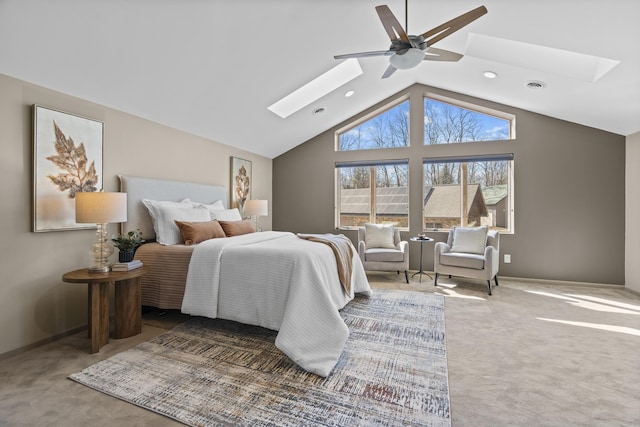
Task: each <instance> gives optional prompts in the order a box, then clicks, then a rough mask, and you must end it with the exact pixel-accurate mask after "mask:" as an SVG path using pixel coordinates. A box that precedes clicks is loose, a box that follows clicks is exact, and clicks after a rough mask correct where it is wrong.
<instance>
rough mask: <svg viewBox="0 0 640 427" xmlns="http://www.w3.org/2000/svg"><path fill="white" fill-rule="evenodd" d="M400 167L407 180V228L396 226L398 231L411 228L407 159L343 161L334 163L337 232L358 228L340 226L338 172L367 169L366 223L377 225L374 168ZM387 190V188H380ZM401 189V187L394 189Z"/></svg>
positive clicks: (339, 176)
mask: <svg viewBox="0 0 640 427" xmlns="http://www.w3.org/2000/svg"><path fill="white" fill-rule="evenodd" d="M394 165H400V166H405V167H406V171H407V172H406V180H407V185H406V188H407V213H406V219H407V226H406V227H404V226H397V228H398V229H399V230H402V231H408V230H409V228H410V226H411V220H410V216H411V209H410V204H409V200H410V182H409V181H410V180H409V159H385V160H362V161H350V162H349V161H345V162H336V164H335V186H334V188H335V195H336V197H335V209H334V214H335V215H334V217H335V228H336V229H338V230H355V229H357V228H358V226H351V225H350V226H343V225H342V224H341V219H342V180H341V173H340V170H341V169H343V168H355V167H369V168H370V170H369V219H368V220H367V221H366V222H368V223H372V224H375V223H377V222H376V220H377V216H378V214H377V209H376V208H377V206H376V205H377V203H376V190H377V188H378V187H377V186H376V173H375V168H377V167H380V166H384V167H387V166H394ZM381 188H387V187H381ZM394 188H401V187H394Z"/></svg>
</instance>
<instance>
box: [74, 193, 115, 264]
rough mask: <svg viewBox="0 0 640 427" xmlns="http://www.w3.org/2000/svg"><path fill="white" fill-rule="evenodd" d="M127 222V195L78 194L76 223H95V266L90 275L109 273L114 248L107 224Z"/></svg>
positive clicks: (92, 252) (92, 250)
mask: <svg viewBox="0 0 640 427" xmlns="http://www.w3.org/2000/svg"><path fill="white" fill-rule="evenodd" d="M126 220H127V193H105V192H103V191H98V192H92V193H76V222H77V223H95V224H96V225H97V226H98V229H97V231H96V238H97V241H96V243H94V244H93V246H91V250H90V252H91V254H92V255H93V265H92V266H91V267H89V272H90V273H107V272H109V270H110V266H109V256H110V255H111V254H112V253H113V246H112V245H111V244H110V243H108V242H107V224H108V223H111V222H125V221H126Z"/></svg>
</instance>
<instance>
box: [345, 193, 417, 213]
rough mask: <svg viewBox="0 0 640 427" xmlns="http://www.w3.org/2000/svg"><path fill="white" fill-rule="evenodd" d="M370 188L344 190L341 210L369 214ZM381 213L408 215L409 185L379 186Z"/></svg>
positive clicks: (378, 196)
mask: <svg viewBox="0 0 640 427" xmlns="http://www.w3.org/2000/svg"><path fill="white" fill-rule="evenodd" d="M370 194H371V190H370V189H369V188H356V189H351V190H342V192H341V195H342V197H341V200H340V211H341V212H342V213H343V214H363V215H368V214H369V211H370V209H369V196H370ZM377 202H378V209H377V213H378V214H379V215H407V214H408V213H409V205H408V197H407V187H392V188H379V189H378V190H377Z"/></svg>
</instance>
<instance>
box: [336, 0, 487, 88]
mask: <svg viewBox="0 0 640 427" xmlns="http://www.w3.org/2000/svg"><path fill="white" fill-rule="evenodd" d="M376 12H378V16H379V17H380V21H382V26H383V27H384V29H385V30H386V31H387V34H388V35H389V38H390V39H391V46H390V47H389V49H388V50H377V51H373V52H359V53H348V54H345V55H336V56H334V58H335V59H346V58H367V57H371V56H389V67H388V68H387V70H386V71H385V72H384V74H383V75H382V78H383V79H386V78H388V77H389V76H391V75H392V74H393V73H394V72H395V71H396V70H397V69H401V70H407V69H409V68H413V67H416V66H417V65H418V64H420V63H421V62H422V61H423V60H424V61H447V62H455V61H459V60H460V58H462V55H461V54H459V53H456V52H451V51H449V50H444V49H437V48H435V47H431V46H432V45H433V44H434V43H436V42H438V41H440V40H442V39H443V38H445V37H447V36H448V35H450V34H452V33H454V32H456V31H458V30H459V29H460V28H462V27H464V26H465V25H468V24H470V23H471V22H473V21H475V20H476V19H478V18H479V17H481V16H482V15H484V14H485V13H487V8H486V7H484V6H480V7H477V8H475V9H473V10H471V11H469V12H467V13H465V14H462V15H460V16H458V17H457V18H454V19H452V20H450V21H448V22H445V23H444V24H442V25H438V26H437V27H435V28H432V29H431V30H429V31H427V32H425V33H423V34H419V35H417V36H414V35H407V33H406V32H405V30H404V29H403V28H402V26H401V25H400V23H399V22H398V20H397V19H396V17H395V16H394V15H393V13H391V10H390V9H389V7H388V6H387V5H382V6H376ZM405 28H407V29H408V13H407V0H405Z"/></svg>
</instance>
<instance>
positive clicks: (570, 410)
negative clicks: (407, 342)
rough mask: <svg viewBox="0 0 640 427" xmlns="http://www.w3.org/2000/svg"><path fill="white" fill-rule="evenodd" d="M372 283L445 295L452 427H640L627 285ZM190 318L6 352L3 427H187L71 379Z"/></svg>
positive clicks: (635, 298)
mask: <svg viewBox="0 0 640 427" xmlns="http://www.w3.org/2000/svg"><path fill="white" fill-rule="evenodd" d="M369 280H370V283H371V286H372V287H374V288H376V289H381V288H387V289H403V290H414V291H418V292H426V293H433V292H436V293H439V294H441V295H445V301H446V302H445V317H446V332H447V337H446V338H447V358H448V370H449V395H450V398H451V421H452V425H453V426H454V427H467V426H470V427H484V426H491V427H500V426H508V427H512V426H527V427H528V426H544V427H567V426H571V427H576V426H578V427H579V426H584V427H593V426H606V427H608V426H617V427H622V426H624V427H627V426H629V427H631V426H634V427H637V426H640V405H638V402H639V401H640V383H639V381H638V378H640V363H638V355H640V339H639V337H638V335H634V334H633V333H634V331H635V333H636V334H637V333H640V296H639V295H637V294H634V293H631V292H629V291H627V290H625V289H624V288H623V287H590V286H572V285H563V284H558V283H545V282H524V281H518V280H513V279H512V280H509V279H508V278H501V280H500V286H499V287H498V288H496V289H494V292H493V295H492V296H491V297H487V293H486V286H484V284H483V283H481V282H478V281H471V280H468V281H467V280H462V279H456V278H454V279H447V278H443V279H442V280H441V284H442V286H440V287H438V288H435V287H434V286H433V281H432V280H429V278H428V277H426V276H423V277H422V283H420V282H419V276H415V277H413V278H412V279H411V283H410V284H406V283H405V282H404V275H402V274H399V275H398V274H396V273H395V272H393V273H391V274H386V273H372V274H369ZM445 285H446V286H445ZM78 309H79V310H83V308H82V307H79V308H78ZM187 319H188V316H184V315H181V314H180V313H179V312H176V311H166V312H165V311H151V312H149V313H146V314H145V315H144V317H143V327H142V333H141V334H140V335H136V336H133V337H130V338H126V339H121V340H116V339H113V338H112V339H111V340H110V342H109V344H107V345H106V346H104V347H102V348H101V349H100V352H98V353H95V354H90V353H89V349H90V347H91V344H90V340H89V339H88V338H87V332H86V330H85V331H81V332H78V333H75V334H73V335H71V336H68V337H65V338H62V339H59V340H57V341H55V342H51V343H48V344H45V345H42V346H39V347H37V348H34V349H31V350H29V351H24V352H21V353H19V354H15V355H11V356H4V357H2V358H0V426H2V427H50V426H70V427H76V426H79V427H80V426H81V427H84V426H89V425H90V426H92V427H112V426H122V427H128V426H141V427H175V426H180V425H183V424H180V423H179V422H177V421H175V420H172V419H170V418H168V417H166V416H163V415H159V414H157V413H155V412H151V411H148V410H146V409H143V408H140V407H138V406H135V405H131V404H129V403H127V402H124V401H122V400H120V399H116V398H113V397H111V396H108V395H106V394H104V393H100V392H97V391H94V390H91V389H89V388H87V387H85V386H83V385H80V384H78V383H76V382H74V381H70V380H69V379H68V376H69V375H70V374H72V373H74V372H78V371H81V370H83V369H85V368H87V367H88V366H91V365H93V364H95V363H97V362H99V361H101V360H104V359H107V358H109V357H111V356H113V355H115V354H118V353H121V352H123V351H126V350H128V349H131V348H133V347H135V346H136V345H138V344H140V343H142V342H145V341H149V340H151V339H152V338H153V337H155V336H158V335H160V334H162V333H164V332H166V331H167V330H168V329H170V328H172V327H174V326H176V325H178V324H180V323H183V322H184V321H186V320H187ZM541 319H553V320H554V321H550V320H541ZM558 321H562V322H565V323H560V322H558ZM4 327H6V328H18V327H21V326H20V325H19V324H16V325H5V326H4ZM596 327H602V328H607V329H596Z"/></svg>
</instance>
